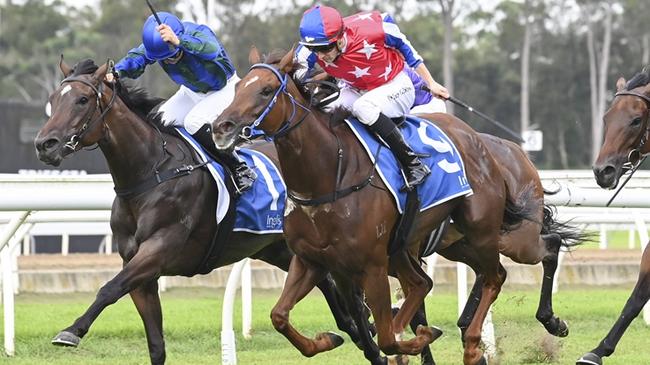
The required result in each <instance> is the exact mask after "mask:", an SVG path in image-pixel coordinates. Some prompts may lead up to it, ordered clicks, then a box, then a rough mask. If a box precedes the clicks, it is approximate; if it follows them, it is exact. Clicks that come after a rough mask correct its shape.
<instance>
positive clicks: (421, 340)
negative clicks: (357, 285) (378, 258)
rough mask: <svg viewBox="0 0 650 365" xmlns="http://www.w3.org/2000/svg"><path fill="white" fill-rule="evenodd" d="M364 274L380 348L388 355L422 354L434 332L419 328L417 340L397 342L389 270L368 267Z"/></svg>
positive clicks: (367, 296)
mask: <svg viewBox="0 0 650 365" xmlns="http://www.w3.org/2000/svg"><path fill="white" fill-rule="evenodd" d="M364 273H365V275H364V278H363V289H364V292H365V294H366V301H367V303H368V306H370V310H371V311H372V315H373V317H374V319H375V326H376V327H377V340H378V343H379V348H380V349H381V350H382V351H383V352H384V353H385V354H387V355H395V354H406V355H417V354H419V353H420V352H422V348H423V347H424V346H426V345H428V344H430V343H431V342H433V333H432V330H431V329H430V328H428V327H419V328H418V329H417V331H416V337H415V338H413V339H411V340H407V341H397V340H396V339H395V333H396V331H395V329H394V327H393V321H392V311H391V305H390V287H389V284H388V275H387V270H386V268H385V267H382V266H373V267H366V268H365V269H364ZM411 316H412V315H411ZM402 330H403V328H402Z"/></svg>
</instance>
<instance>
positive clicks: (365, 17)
mask: <svg viewBox="0 0 650 365" xmlns="http://www.w3.org/2000/svg"><path fill="white" fill-rule="evenodd" d="M354 20H372V13H365V14H359V15H357V18H356V19H354Z"/></svg>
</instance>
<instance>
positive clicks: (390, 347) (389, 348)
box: [377, 337, 398, 355]
mask: <svg viewBox="0 0 650 365" xmlns="http://www.w3.org/2000/svg"><path fill="white" fill-rule="evenodd" d="M377 345H378V346H379V349H380V350H381V351H382V352H383V353H384V354H386V355H395V354H397V353H398V346H397V341H396V340H395V339H394V338H392V337H389V338H388V339H382V338H379V340H378V341H377Z"/></svg>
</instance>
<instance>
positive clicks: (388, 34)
mask: <svg viewBox="0 0 650 365" xmlns="http://www.w3.org/2000/svg"><path fill="white" fill-rule="evenodd" d="M382 18H383V23H382V25H383V28H384V33H385V43H386V45H387V46H389V47H393V48H395V49H397V50H398V51H399V52H400V53H401V54H402V56H403V57H404V61H405V62H406V63H407V64H408V65H409V67H411V68H413V69H414V70H415V72H417V74H418V75H420V77H422V79H424V81H425V82H426V83H427V85H428V86H429V89H430V90H431V93H432V94H433V95H435V96H437V97H439V98H442V99H447V98H448V97H449V91H447V89H446V88H445V87H444V86H442V85H440V84H439V83H437V82H436V81H435V80H434V79H433V76H431V73H430V72H429V69H428V68H427V66H426V65H425V64H424V61H423V59H422V57H421V56H420V54H419V53H418V52H417V51H416V50H415V48H413V46H412V45H411V42H409V40H408V39H407V38H406V36H405V35H404V33H402V32H401V31H400V29H399V27H398V26H397V24H396V23H395V20H394V19H393V18H392V17H391V16H390V15H387V14H382Z"/></svg>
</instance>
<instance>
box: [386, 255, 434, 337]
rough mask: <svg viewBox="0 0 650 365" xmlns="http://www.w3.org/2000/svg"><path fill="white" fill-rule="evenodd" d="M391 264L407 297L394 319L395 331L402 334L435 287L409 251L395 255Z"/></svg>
mask: <svg viewBox="0 0 650 365" xmlns="http://www.w3.org/2000/svg"><path fill="white" fill-rule="evenodd" d="M390 264H391V267H392V268H393V269H395V271H396V272H397V275H398V277H399V280H400V283H401V284H402V286H403V287H404V294H405V295H406V296H405V298H404V303H402V306H401V307H400V309H399V311H398V312H397V314H396V315H395V318H393V329H394V330H395V331H398V332H399V333H401V332H402V331H404V329H405V328H406V325H407V324H408V323H409V322H410V321H411V319H412V318H413V315H415V312H417V310H418V309H419V308H420V305H421V304H422V303H424V298H425V297H426V295H427V293H428V292H429V291H430V290H431V288H432V287H433V282H432V281H431V278H429V277H428V276H427V274H426V273H425V272H424V270H422V268H421V267H420V265H419V264H418V263H417V262H416V261H415V260H414V259H413V258H412V257H411V255H410V254H409V253H408V252H407V251H400V252H397V253H396V254H395V255H393V256H392V257H391V258H390Z"/></svg>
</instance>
